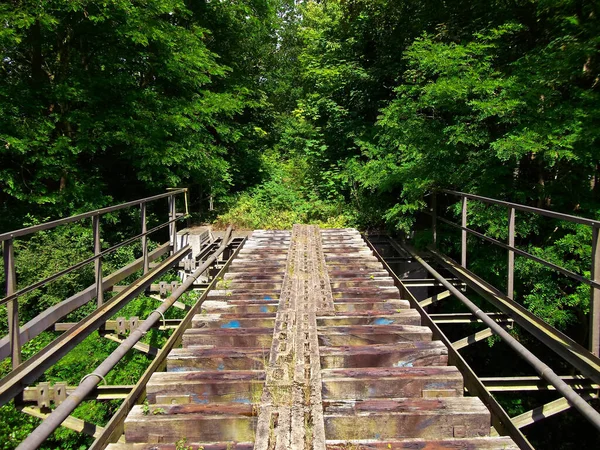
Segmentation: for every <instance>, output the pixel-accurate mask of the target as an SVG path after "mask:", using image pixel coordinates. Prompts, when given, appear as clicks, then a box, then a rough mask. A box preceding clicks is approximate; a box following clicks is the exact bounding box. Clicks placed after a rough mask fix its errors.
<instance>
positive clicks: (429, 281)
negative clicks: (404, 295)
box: [386, 260, 464, 288]
mask: <svg viewBox="0 0 600 450" xmlns="http://www.w3.org/2000/svg"><path fill="white" fill-rule="evenodd" d="M386 261H387V260H386ZM448 281H449V282H450V283H453V284H455V285H457V286H461V285H464V283H463V282H462V281H461V280H460V279H458V278H449V279H448ZM402 283H404V285H405V286H407V287H409V288H410V287H443V286H444V285H443V284H442V283H440V282H439V281H438V280H436V279H434V278H406V279H404V280H402Z"/></svg>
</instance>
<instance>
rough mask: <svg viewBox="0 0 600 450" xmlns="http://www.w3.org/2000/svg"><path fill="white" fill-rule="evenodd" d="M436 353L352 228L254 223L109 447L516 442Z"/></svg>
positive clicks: (483, 445)
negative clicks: (498, 430)
mask: <svg viewBox="0 0 600 450" xmlns="http://www.w3.org/2000/svg"><path fill="white" fill-rule="evenodd" d="M447 353H448V352H447V349H446V347H445V346H444V345H443V344H442V343H441V342H439V341H432V336H431V330H430V329H429V328H427V327H423V326H421V320H420V316H419V314H418V313H416V311H414V310H412V309H410V308H409V303H408V302H407V301H405V300H402V299H400V295H399V292H398V289H397V288H396V287H395V286H394V284H393V280H392V278H390V277H389V274H388V273H387V272H386V271H385V270H384V269H383V267H382V265H381V264H380V263H379V262H378V261H377V259H376V258H375V257H374V256H373V255H372V253H371V251H370V250H369V249H368V247H367V246H366V244H365V243H364V241H363V240H362V238H361V237H360V235H359V233H358V232H357V231H356V230H352V229H340V230H319V229H318V228H316V227H312V226H295V227H294V229H293V230H292V232H289V231H255V232H254V233H253V234H252V237H251V238H250V239H249V240H248V241H246V243H245V245H244V248H243V249H242V250H241V251H240V254H239V256H238V258H237V259H236V260H235V261H234V262H233V263H232V264H231V267H230V270H229V272H228V273H227V275H226V276H225V278H224V279H223V280H222V281H221V282H220V283H219V285H218V290H215V291H213V292H211V293H210V294H209V296H208V299H207V301H206V302H205V303H204V305H203V310H202V314H199V315H198V316H196V317H195V318H194V321H193V324H192V327H191V328H190V329H188V330H187V331H186V332H185V334H184V338H183V347H182V348H180V349H176V350H173V351H172V352H171V353H170V355H169V358H168V363H167V372H164V373H156V374H154V375H153V376H152V378H151V380H150V382H149V383H148V385H147V397H148V405H140V406H136V407H135V408H134V409H133V410H132V412H131V413H130V414H129V416H128V418H127V420H126V422H125V438H126V442H127V443H126V444H111V445H110V446H109V447H108V449H110V450H126V449H128V450H129V449H136V450H141V449H175V448H177V449H183V448H185V449H189V448H192V449H194V450H196V449H198V448H204V449H205V450H209V449H250V448H255V449H261V450H267V449H302V450H304V449H339V450H341V449H389V448H392V449H394V448H396V449H404V448H406V449H408V448H410V449H417V448H418V449H477V448H480V449H515V448H517V446H516V445H515V444H514V443H513V442H512V440H510V439H509V438H504V437H502V438H498V437H495V438H492V437H489V435H490V414H489V412H488V410H487V409H486V408H485V406H484V405H483V404H482V403H481V401H480V400H479V399H477V398H474V397H463V379H462V376H461V374H460V372H459V371H458V370H457V369H456V368H455V367H453V366H448V365H447V362H448V357H447ZM177 441H179V443H178V444H176V442H177ZM184 442H185V444H184Z"/></svg>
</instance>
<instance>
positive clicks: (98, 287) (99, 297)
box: [92, 215, 104, 308]
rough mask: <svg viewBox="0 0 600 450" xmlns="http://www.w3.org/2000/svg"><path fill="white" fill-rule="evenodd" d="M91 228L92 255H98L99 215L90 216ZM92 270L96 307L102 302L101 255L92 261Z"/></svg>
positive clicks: (99, 245)
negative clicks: (94, 277) (92, 237)
mask: <svg viewBox="0 0 600 450" xmlns="http://www.w3.org/2000/svg"><path fill="white" fill-rule="evenodd" d="M92 228H93V232H94V255H95V256H98V255H99V254H100V252H101V251H102V245H101V243H100V215H96V216H94V217H92ZM94 272H95V275H96V300H97V302H98V308H100V307H101V306H102V304H103V303H104V289H103V288H102V257H97V258H96V260H95V261H94Z"/></svg>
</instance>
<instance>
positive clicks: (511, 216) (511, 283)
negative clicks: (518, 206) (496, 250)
mask: <svg viewBox="0 0 600 450" xmlns="http://www.w3.org/2000/svg"><path fill="white" fill-rule="evenodd" d="M508 245H509V246H511V247H514V246H515V208H508ZM514 291H515V252H514V251H512V250H509V251H508V283H507V286H506V295H507V296H508V298H513V297H514Z"/></svg>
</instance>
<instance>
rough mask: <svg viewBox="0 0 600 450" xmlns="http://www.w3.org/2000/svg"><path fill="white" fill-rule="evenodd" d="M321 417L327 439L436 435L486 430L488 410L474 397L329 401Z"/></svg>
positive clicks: (484, 433)
mask: <svg viewBox="0 0 600 450" xmlns="http://www.w3.org/2000/svg"><path fill="white" fill-rule="evenodd" d="M324 420H325V429H326V432H327V438H328V439H377V440H381V439H394V438H396V439H397V438H401V437H408V438H415V437H420V438H430V439H440V438H446V437H448V438H451V437H461V438H464V437H479V436H488V435H489V433H490V413H489V411H488V410H487V409H486V408H485V406H484V405H483V403H481V401H480V400H479V399H478V398H475V397H462V398H460V397H457V398H452V397H449V398H437V399H425V398H408V399H407V398H403V399H387V400H365V401H360V402H356V401H345V402H331V403H329V404H328V405H327V406H326V408H325V412H324Z"/></svg>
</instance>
